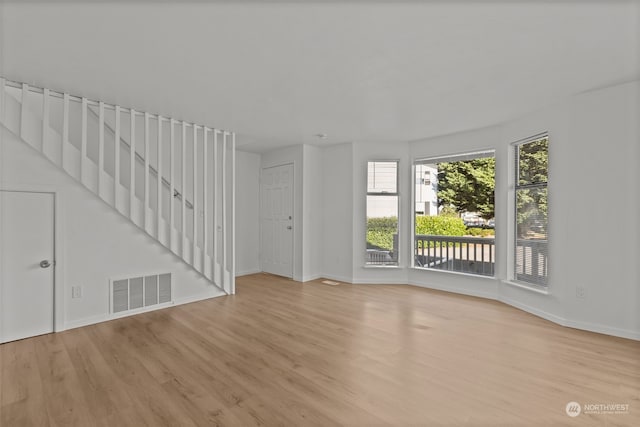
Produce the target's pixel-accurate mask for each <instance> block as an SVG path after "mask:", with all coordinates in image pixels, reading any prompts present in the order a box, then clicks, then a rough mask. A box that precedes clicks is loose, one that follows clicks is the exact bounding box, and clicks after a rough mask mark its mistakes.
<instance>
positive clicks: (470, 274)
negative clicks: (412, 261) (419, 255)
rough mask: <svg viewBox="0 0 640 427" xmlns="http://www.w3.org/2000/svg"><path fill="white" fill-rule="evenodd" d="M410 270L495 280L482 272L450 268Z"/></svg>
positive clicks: (415, 268)
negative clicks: (476, 272)
mask: <svg viewBox="0 0 640 427" xmlns="http://www.w3.org/2000/svg"><path fill="white" fill-rule="evenodd" d="M411 269H412V270H416V271H433V272H436V273H443V274H453V275H456V276H464V277H473V278H474V279H478V278H480V279H490V280H495V279H496V276H495V275H493V276H485V275H483V274H472V273H465V272H464V271H451V270H438V269H437V268H426V267H411Z"/></svg>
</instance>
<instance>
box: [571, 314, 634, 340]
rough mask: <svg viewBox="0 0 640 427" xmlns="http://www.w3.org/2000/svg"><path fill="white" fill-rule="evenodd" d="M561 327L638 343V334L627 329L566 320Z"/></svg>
mask: <svg viewBox="0 0 640 427" xmlns="http://www.w3.org/2000/svg"><path fill="white" fill-rule="evenodd" d="M563 326H566V327H568V328H574V329H582V330H584V331H590V332H596V333H598V334H605V335H612V336H614V337H620V338H627V339H630V340H636V341H640V332H636V331H631V330H629V329H620V328H612V327H610V326H604V325H596V324H594V323H588V322H580V321H575V320H567V319H565V321H564V325H563Z"/></svg>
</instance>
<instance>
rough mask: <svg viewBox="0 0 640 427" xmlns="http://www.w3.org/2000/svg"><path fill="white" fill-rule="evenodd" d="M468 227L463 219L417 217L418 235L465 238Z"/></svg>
mask: <svg viewBox="0 0 640 427" xmlns="http://www.w3.org/2000/svg"><path fill="white" fill-rule="evenodd" d="M466 231H467V227H466V226H465V225H464V221H462V219H461V218H454V217H450V216H416V234H433V235H436V236H464V235H465V233H466Z"/></svg>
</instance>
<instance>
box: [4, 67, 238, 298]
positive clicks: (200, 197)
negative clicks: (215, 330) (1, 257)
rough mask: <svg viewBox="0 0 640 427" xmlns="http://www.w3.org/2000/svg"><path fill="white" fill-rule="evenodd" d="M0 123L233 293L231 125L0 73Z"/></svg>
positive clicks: (215, 283) (233, 184)
mask: <svg viewBox="0 0 640 427" xmlns="http://www.w3.org/2000/svg"><path fill="white" fill-rule="evenodd" d="M0 125H2V126H3V127H4V128H5V129H7V130H8V131H9V132H11V133H13V134H14V135H16V136H17V137H18V138H20V139H21V140H22V141H23V142H25V143H26V144H28V145H30V146H31V147H33V148H34V149H35V150H37V151H38V152H40V153H41V154H42V155H43V156H45V157H46V158H47V159H49V160H50V161H51V162H52V163H53V164H54V165H56V166H57V167H59V168H61V169H63V170H64V171H65V172H66V173H67V174H68V175H69V176H71V177H73V178H74V179H75V180H77V181H78V182H80V183H82V185H84V187H86V188H87V189H88V190H89V191H91V192H92V193H93V194H95V195H96V196H97V197H99V198H100V199H102V200H103V201H104V202H105V203H106V204H107V205H109V206H110V207H111V208H113V209H115V210H116V211H118V212H119V213H120V214H122V215H123V216H124V217H126V218H128V219H129V220H130V221H131V222H133V223H134V224H135V225H136V226H138V227H140V228H141V229H143V230H144V231H145V232H146V233H147V234H149V236H151V237H153V238H154V239H155V240H156V241H158V242H159V243H160V244H162V245H163V246H165V247H166V248H167V249H169V250H170V251H171V252H173V253H174V254H175V255H176V256H177V257H179V258H181V259H182V260H183V261H184V262H185V263H186V264H188V265H189V266H191V267H192V268H193V269H194V270H195V271H196V272H198V273H199V274H201V275H202V276H204V277H205V278H206V279H207V280H209V281H210V282H211V283H213V284H214V285H216V286H218V287H219V288H220V289H222V290H224V291H225V292H226V293H227V294H233V293H235V256H234V253H235V233H234V213H235V144H236V142H235V133H233V132H228V131H224V130H219V129H215V128H210V127H207V126H204V125H198V124H195V123H187V122H185V121H183V120H175V119H173V118H170V117H163V116H160V115H157V114H151V113H148V112H142V111H136V110H135V109H133V108H124V107H121V106H118V105H110V104H107V103H105V102H102V101H93V100H88V99H86V98H83V97H77V96H72V95H69V94H67V93H59V92H56V91H53V90H49V89H46V88H38V87H33V86H29V85H28V84H25V83H19V82H14V81H10V80H6V79H4V78H1V77H0Z"/></svg>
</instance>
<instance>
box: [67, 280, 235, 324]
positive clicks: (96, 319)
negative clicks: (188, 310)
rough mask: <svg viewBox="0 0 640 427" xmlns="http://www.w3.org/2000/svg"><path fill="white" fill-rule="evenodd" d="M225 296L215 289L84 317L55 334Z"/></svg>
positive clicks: (71, 322)
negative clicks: (156, 303)
mask: <svg viewBox="0 0 640 427" xmlns="http://www.w3.org/2000/svg"><path fill="white" fill-rule="evenodd" d="M225 295H226V294H225V293H224V292H222V291H221V290H219V289H216V290H215V292H203V293H201V294H197V295H192V296H188V297H184V298H178V299H175V300H174V301H173V302H171V303H165V304H159V305H154V306H151V307H145V308H142V309H139V310H135V311H130V312H125V313H122V314H100V315H97V316H91V317H85V318H83V319H78V320H73V321H70V322H65V324H64V328H63V329H60V330H57V331H56V332H62V331H66V330H69V329H76V328H81V327H83V326H89V325H95V324H96V323H102V322H108V321H110V320H116V319H122V318H123V317H129V316H135V315H137V314H143V313H149V312H151V311H156V310H162V309H165V308H169V307H175V306H178V305H183V304H189V303H192V302H197V301H202V300H205V299H210V298H217V297H221V296H225Z"/></svg>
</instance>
